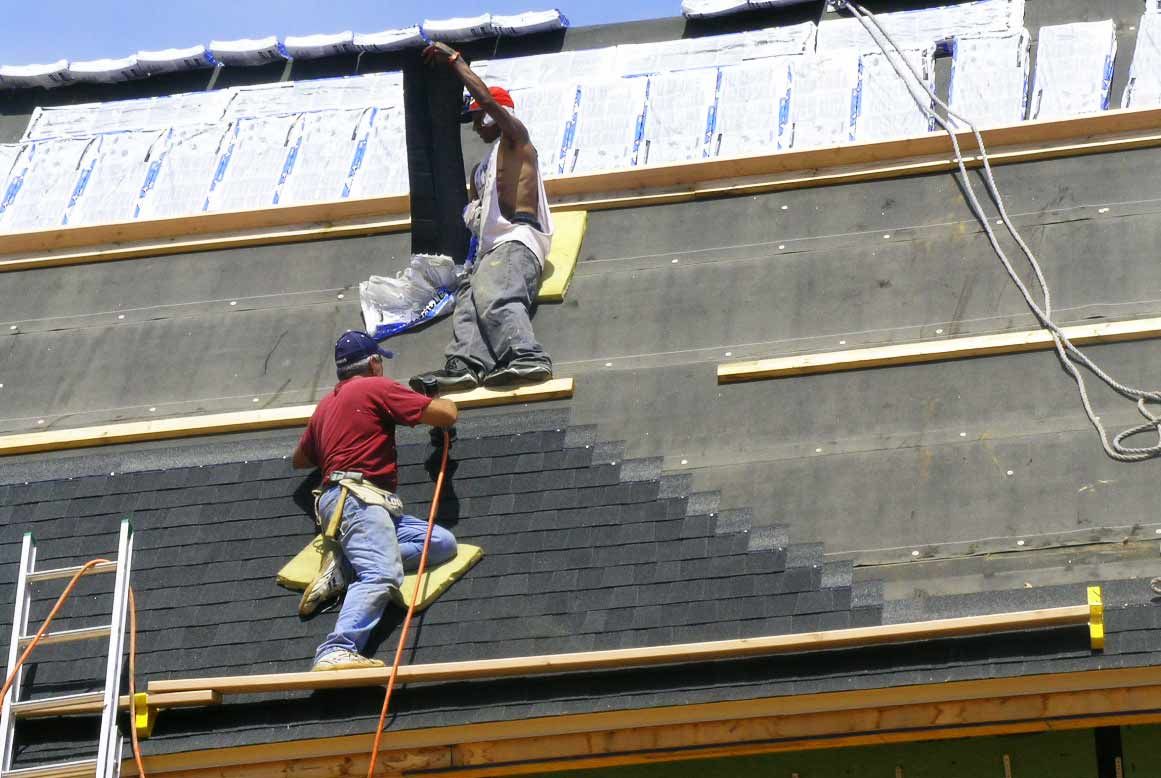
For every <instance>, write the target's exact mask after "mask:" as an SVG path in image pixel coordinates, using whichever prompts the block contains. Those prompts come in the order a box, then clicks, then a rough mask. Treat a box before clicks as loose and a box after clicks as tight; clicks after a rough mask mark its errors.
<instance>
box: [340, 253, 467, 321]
mask: <svg viewBox="0 0 1161 778" xmlns="http://www.w3.org/2000/svg"><path fill="white" fill-rule="evenodd" d="M463 272H464V269H463V268H462V267H461V266H458V265H456V264H455V262H454V261H452V258H451V257H447V256H444V255H442V254H437V255H433V254H414V255H412V257H411V264H410V265H409V266H408V267H407V268H406V269H404V270H403V271H401V272H400V273H398V274H397V275H396V276H395V277H394V278H392V277H389V276H371V277H370V278H369V279H368V280H366V281H364V282H362V283H361V284H359V303H360V305H361V306H362V308H363V322H364V324H365V325H366V329H367V332H369V333H370V334H371V336H372V337H374V338H375V339H376V340H383V339H384V338H389V337H391V336H392V335H397V334H399V333H400V332H404V331H405V330H409V329H412V328H414V327H418V326H419V325H421V324H424V323H426V322H429V321H433V320H435V319H438V318H440V317H441V316H446V315H447V314H449V313H451V312H452V310H453V309H454V307H455V300H456V297H455V293H456V287H457V286H459V281H460V276H461V275H462V274H463Z"/></svg>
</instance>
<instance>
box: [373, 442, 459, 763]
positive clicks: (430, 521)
mask: <svg viewBox="0 0 1161 778" xmlns="http://www.w3.org/2000/svg"><path fill="white" fill-rule="evenodd" d="M449 447H450V439H449V438H448V432H447V430H446V429H445V430H444V431H443V457H442V458H441V459H440V462H439V476H438V477H436V479H435V493H434V494H433V496H432V498H431V510H430V511H428V515H427V535H425V536H424V538H423V553H421V554H420V555H419V567H418V568H417V569H416V572H415V577H416V581H417V583H422V581H423V573H424V571H425V570H426V569H427V548H428V546H429V545H430V544H431V532H432V530H433V529H434V528H435V515H436V513H438V512H439V497H440V493H441V492H443V479H444V475H445V474H446V473H447V453H448V448H449ZM419 594H420V589H419V587H418V586H416V588H415V594H414V595H412V597H411V602H410V603H408V606H407V616H406V617H405V618H404V619H403V630H402V632H400V633H399V646H398V647H397V648H396V649H395V661H394V662H392V663H391V675H390V677H389V678H388V679H387V693H386V694H385V695H383V709H382V710H381V711H380V712H379V724H378V726H377V727H376V728H375V741H374V744H373V745H372V746H371V759H370V764H369V765H368V767H367V778H374V776H375V761H376V760H377V759H378V758H379V743H380V742H381V741H382V739H383V728H384V724H385V723H386V721H387V709H388V708H389V707H390V705H391V693H392V692H393V691H395V679H396V677H397V676H398V675H399V664H400V662H402V661H403V648H404V645H405V644H406V643H407V630H408V629H409V628H410V627H411V617H412V616H414V615H415V604H416V603H417V602H418V601H419Z"/></svg>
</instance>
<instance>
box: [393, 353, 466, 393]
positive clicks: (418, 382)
mask: <svg viewBox="0 0 1161 778" xmlns="http://www.w3.org/2000/svg"><path fill="white" fill-rule="evenodd" d="M407 385H408V386H410V387H411V388H412V390H413V391H416V392H419V393H420V394H425V395H427V396H428V397H435V396H436V395H440V394H448V393H449V392H467V391H470V390H472V389H475V388H476V387H477V386H479V385H480V379H479V378H477V377H476V374H475V372H473V371H472V369H471V368H469V367H468V366H467V365H465V364H464V363H463V362H462V361H460V360H459V359H456V358H455V357H452V358H451V359H449V360H448V361H447V365H445V366H444V368H443V370H432V371H431V372H430V373H420V374H419V375H417V376H413V377H412V378H411V380H410V381H408V382H407Z"/></svg>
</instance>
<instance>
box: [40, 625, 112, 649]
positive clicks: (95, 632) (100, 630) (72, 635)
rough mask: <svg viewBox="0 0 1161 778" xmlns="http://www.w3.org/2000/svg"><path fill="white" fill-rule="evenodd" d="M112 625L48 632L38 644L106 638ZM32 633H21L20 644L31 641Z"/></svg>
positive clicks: (49, 644) (45, 644)
mask: <svg viewBox="0 0 1161 778" xmlns="http://www.w3.org/2000/svg"><path fill="white" fill-rule="evenodd" d="M110 630H112V627H111V626H109V625H108V624H105V625H103V626H100V627H84V628H82V629H65V630H61V631H60V632H49V633H46V634H45V636H44V637H42V638H41V639H40V642H39V643H37V645H38V646H51V645H53V644H54V643H72V642H75V641H77V640H93V639H95V638H107V637H109V632H110ZM33 637H35V636H34V635H22V636H21V638H20V645H21V646H27V645H28V644H29V643H31V642H32V638H33Z"/></svg>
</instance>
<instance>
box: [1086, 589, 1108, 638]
mask: <svg viewBox="0 0 1161 778" xmlns="http://www.w3.org/2000/svg"><path fill="white" fill-rule="evenodd" d="M1088 636H1089V639H1090V640H1091V641H1092V650H1093V651H1103V650H1104V648H1105V606H1104V601H1103V600H1102V599H1101V588H1100V587H1099V586H1090V587H1088Z"/></svg>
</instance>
